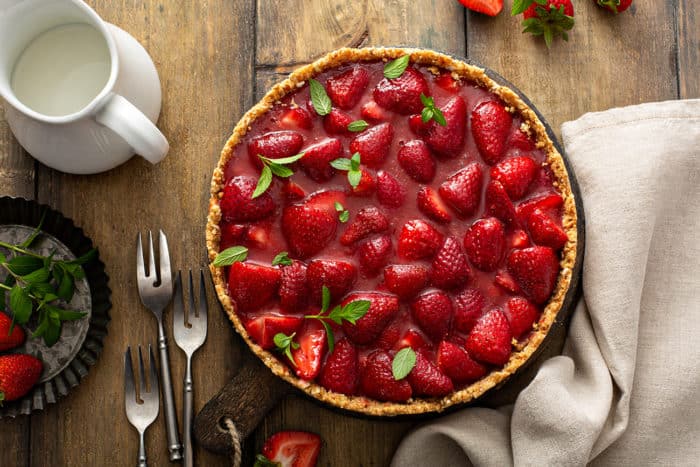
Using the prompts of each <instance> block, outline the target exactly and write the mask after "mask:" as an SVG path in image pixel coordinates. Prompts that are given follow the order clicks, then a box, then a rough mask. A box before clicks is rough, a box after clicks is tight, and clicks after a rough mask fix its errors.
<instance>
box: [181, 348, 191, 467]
mask: <svg viewBox="0 0 700 467" xmlns="http://www.w3.org/2000/svg"><path fill="white" fill-rule="evenodd" d="M183 388H184V390H183V392H184V394H183V398H182V399H183V403H182V405H183V409H182V410H183V417H182V441H183V454H184V462H183V464H184V465H185V467H192V466H193V465H194V453H193V452H192V412H193V410H194V408H193V407H194V388H193V385H192V357H190V356H189V355H188V356H187V366H186V368H185V381H184V384H183Z"/></svg>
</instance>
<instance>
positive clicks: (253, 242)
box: [246, 222, 272, 250]
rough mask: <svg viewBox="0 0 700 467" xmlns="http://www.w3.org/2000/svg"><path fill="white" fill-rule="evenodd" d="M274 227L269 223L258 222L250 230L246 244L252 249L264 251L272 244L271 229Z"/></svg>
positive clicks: (247, 233)
mask: <svg viewBox="0 0 700 467" xmlns="http://www.w3.org/2000/svg"><path fill="white" fill-rule="evenodd" d="M271 228H272V225H270V223H269V222H258V223H257V224H253V225H251V226H250V227H249V228H248V231H247V232H246V237H247V239H248V241H247V242H246V243H247V244H248V245H249V246H250V247H252V248H257V249H258V250H264V249H266V248H267V246H268V245H269V244H270V229H271Z"/></svg>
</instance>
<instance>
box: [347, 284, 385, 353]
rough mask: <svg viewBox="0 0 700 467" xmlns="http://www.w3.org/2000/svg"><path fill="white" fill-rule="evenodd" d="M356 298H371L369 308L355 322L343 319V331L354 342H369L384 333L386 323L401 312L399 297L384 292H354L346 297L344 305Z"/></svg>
mask: <svg viewBox="0 0 700 467" xmlns="http://www.w3.org/2000/svg"><path fill="white" fill-rule="evenodd" d="M355 300H369V302H370V306H369V310H368V311H367V313H366V314H365V315H364V316H363V317H362V318H360V319H358V320H357V321H356V322H355V324H352V323H350V322H349V321H343V331H344V332H345V335H346V336H348V339H350V340H351V341H353V342H354V343H356V344H369V343H370V342H373V341H374V340H375V339H376V338H377V337H378V336H379V335H380V334H381V333H382V331H383V330H384V328H385V327H386V325H387V324H389V322H390V321H391V320H392V319H393V318H394V316H396V314H397V313H398V312H399V298H398V297H397V296H396V295H392V294H388V293H382V292H353V293H351V294H350V295H348V296H347V297H345V299H344V300H343V303H342V305H343V306H345V305H347V304H348V303H350V302H354V301H355Z"/></svg>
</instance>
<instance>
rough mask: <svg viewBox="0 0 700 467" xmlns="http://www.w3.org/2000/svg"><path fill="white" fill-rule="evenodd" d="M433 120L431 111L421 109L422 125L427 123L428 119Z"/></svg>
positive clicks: (427, 108)
mask: <svg viewBox="0 0 700 467" xmlns="http://www.w3.org/2000/svg"><path fill="white" fill-rule="evenodd" d="M431 118H433V109H431V108H429V107H423V110H422V111H421V113H420V119H421V121H422V122H423V123H428V122H429V121H430V119H431Z"/></svg>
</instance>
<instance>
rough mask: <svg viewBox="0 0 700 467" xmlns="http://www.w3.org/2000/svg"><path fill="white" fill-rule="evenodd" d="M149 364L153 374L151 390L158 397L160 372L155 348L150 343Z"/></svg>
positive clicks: (151, 376)
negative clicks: (157, 368) (154, 351)
mask: <svg viewBox="0 0 700 467" xmlns="http://www.w3.org/2000/svg"><path fill="white" fill-rule="evenodd" d="M148 354H149V355H148V360H149V362H148V364H149V366H150V367H151V374H150V375H149V378H150V380H149V381H150V382H151V392H154V393H155V395H156V397H158V372H157V370H156V358H155V357H154V356H153V348H152V347H151V344H148Z"/></svg>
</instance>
